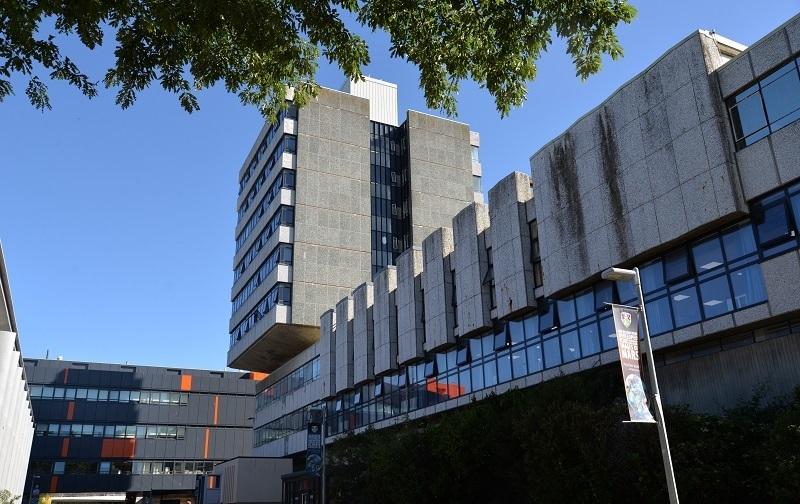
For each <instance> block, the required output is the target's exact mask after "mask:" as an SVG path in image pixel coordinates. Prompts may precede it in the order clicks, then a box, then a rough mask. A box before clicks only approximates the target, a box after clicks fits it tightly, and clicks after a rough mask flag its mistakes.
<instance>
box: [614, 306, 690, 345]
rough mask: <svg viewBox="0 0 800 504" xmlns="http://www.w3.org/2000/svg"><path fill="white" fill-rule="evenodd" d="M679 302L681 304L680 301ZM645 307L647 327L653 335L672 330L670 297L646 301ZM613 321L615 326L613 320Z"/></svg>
mask: <svg viewBox="0 0 800 504" xmlns="http://www.w3.org/2000/svg"><path fill="white" fill-rule="evenodd" d="M681 299H683V298H681ZM677 304H678V305H680V303H677ZM645 308H647V327H648V328H649V329H650V334H651V335H652V336H655V335H657V334H662V333H665V332H669V331H671V330H672V310H671V309H670V306H669V297H662V298H660V299H656V300H655V301H650V302H648V303H645ZM676 309H677V308H676ZM611 322H612V326H613V320H612V321H611Z"/></svg>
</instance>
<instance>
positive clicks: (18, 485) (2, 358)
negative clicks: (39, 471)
mask: <svg viewBox="0 0 800 504" xmlns="http://www.w3.org/2000/svg"><path fill="white" fill-rule="evenodd" d="M32 439H33V410H32V409H31V401H30V397H29V394H28V383H27V377H26V376H25V368H24V366H23V365H22V348H21V347H20V343H19V336H18V334H17V321H16V318H15V317H14V305H13V304H12V302H11V287H10V286H9V283H8V273H7V271H6V263H5V259H4V257H3V247H2V245H0V491H2V490H8V491H9V492H11V495H12V496H17V495H22V491H23V488H24V484H25V469H26V468H27V467H28V456H29V454H30V450H31V441H32Z"/></svg>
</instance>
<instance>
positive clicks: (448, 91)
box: [0, 0, 636, 116]
mask: <svg viewBox="0 0 800 504" xmlns="http://www.w3.org/2000/svg"><path fill="white" fill-rule="evenodd" d="M635 13H636V10H635V8H634V7H632V6H631V5H628V3H627V0H414V1H409V0H360V1H359V0H69V1H64V0H0V101H2V99H3V98H4V97H6V96H8V95H9V94H13V92H14V90H13V86H12V84H11V81H10V79H11V77H12V76H14V75H21V76H24V79H27V87H26V89H25V93H26V95H27V96H28V98H29V99H30V101H31V104H33V106H35V107H36V108H38V109H42V110H44V109H49V108H51V104H50V100H49V98H48V94H47V85H46V84H45V82H44V81H45V80H46V77H49V78H50V79H54V80H63V81H66V82H68V83H69V84H71V85H74V86H75V87H77V88H78V89H80V91H81V92H82V93H83V94H85V95H86V96H88V97H90V98H91V97H94V96H95V95H96V94H97V92H98V86H99V84H100V83H99V81H95V80H93V77H90V76H88V75H86V74H84V73H83V72H82V71H81V70H80V69H79V68H78V66H77V65H76V64H75V62H74V60H73V59H71V58H70V55H68V54H64V52H63V51H62V48H60V47H59V45H58V43H57V41H56V38H55V36H56V35H59V34H61V35H77V37H78V38H79V39H80V41H81V43H82V44H83V45H85V46H86V47H87V48H89V49H95V48H96V47H97V46H100V45H101V44H102V43H103V40H104V35H105V32H113V33H114V34H115V38H116V50H115V62H114V65H113V66H112V67H111V68H109V69H108V70H107V71H106V73H105V76H104V77H103V81H102V82H103V84H104V85H105V86H106V87H108V88H114V89H115V90H116V91H117V95H116V101H117V104H119V105H120V106H121V107H122V108H127V107H129V106H131V105H132V104H133V103H134V101H135V100H136V94H137V92H139V91H142V90H143V89H145V88H147V87H148V86H149V85H150V84H152V83H154V82H157V83H159V84H160V85H161V86H162V87H163V88H164V89H165V90H167V91H170V92H173V93H175V94H177V96H178V99H179V101H180V104H181V106H183V108H184V109H186V111H188V112H192V111H194V110H198V109H199V105H198V101H197V97H196V96H195V94H194V92H195V91H197V90H202V89H204V88H208V87H210V86H212V85H214V84H215V83H217V82H223V83H224V85H225V88H226V89H227V90H228V91H229V92H232V93H236V94H237V95H238V96H239V98H240V99H241V101H242V103H244V104H252V105H256V106H257V107H259V109H260V110H261V112H262V113H263V114H264V115H266V116H271V115H273V114H274V113H275V112H276V111H277V110H278V109H279V108H280V107H282V106H283V103H284V100H285V98H286V92H287V87H291V88H294V89H295V95H294V99H295V101H296V102H297V104H298V105H300V106H302V105H303V104H304V103H307V102H308V100H309V98H310V97H311V96H313V95H314V93H315V88H316V84H315V81H314V75H315V73H316V70H317V60H318V58H319V57H320V55H321V56H323V57H324V58H326V59H327V60H328V61H329V62H331V63H336V64H337V65H338V66H339V67H340V68H341V69H342V71H343V72H344V74H345V76H346V77H348V78H350V79H359V78H360V77H361V68H362V67H363V66H364V65H366V64H368V63H369V51H368V48H367V44H366V43H365V41H364V40H363V39H362V38H361V37H359V36H358V35H357V34H356V33H355V32H354V29H358V28H359V27H361V26H363V27H367V28H369V29H371V30H373V31H376V30H383V31H386V32H387V33H388V35H389V37H390V40H391V55H392V56H393V57H398V58H402V59H405V60H407V61H409V62H411V63H413V64H414V65H416V66H417V68H418V69H419V72H420V87H421V88H422V90H423V92H424V94H425V99H426V101H427V105H428V107H430V108H433V109H441V110H443V111H444V112H446V113H447V114H449V115H455V114H456V102H457V100H456V95H457V93H458V89H459V83H460V82H461V81H462V80H465V79H471V80H474V81H475V82H476V83H478V84H479V85H480V86H481V87H483V88H486V89H487V90H488V91H489V93H491V94H492V96H493V97H494V99H495V104H496V106H497V110H498V111H499V112H500V114H501V115H502V116H505V115H507V114H508V113H509V112H510V110H511V109H512V108H513V107H517V106H519V105H521V104H522V103H523V102H524V100H525V97H526V92H527V84H528V82H530V81H532V80H533V79H534V78H535V77H536V61H537V59H538V58H539V56H540V55H541V53H542V51H546V50H547V48H548V46H550V45H551V44H552V42H553V37H554V36H555V37H559V38H563V39H564V40H565V41H566V45H567V52H568V54H569V55H570V56H571V58H572V61H573V63H574V65H575V70H576V73H577V75H578V76H580V77H581V78H582V79H586V78H587V77H588V76H589V75H591V74H594V73H596V72H597V71H599V70H600V66H601V58H602V56H603V55H604V54H606V55H609V56H611V57H612V58H614V59H616V58H618V57H619V56H621V55H622V48H621V46H620V44H619V41H618V39H617V36H616V34H615V30H616V28H617V25H618V24H619V23H620V22H624V23H630V22H631V20H632V19H633V17H634V16H635Z"/></svg>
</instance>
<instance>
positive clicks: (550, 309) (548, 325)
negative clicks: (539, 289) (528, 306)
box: [539, 302, 557, 334]
mask: <svg viewBox="0 0 800 504" xmlns="http://www.w3.org/2000/svg"><path fill="white" fill-rule="evenodd" d="M556 323H557V322H556V307H555V304H554V303H553V302H544V303H542V306H540V307H539V333H540V334H541V333H545V332H547V331H550V330H551V329H553V327H555V326H556Z"/></svg>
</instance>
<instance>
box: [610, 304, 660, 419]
mask: <svg viewBox="0 0 800 504" xmlns="http://www.w3.org/2000/svg"><path fill="white" fill-rule="evenodd" d="M611 310H612V312H613V314H614V327H615V328H616V331H617V347H618V348H619V362H620V364H621V365H622V380H623V382H624V383H625V397H626V399H627V401H628V412H629V413H630V415H631V421H632V422H655V420H654V419H653V415H652V414H651V413H650V408H649V406H648V404H647V395H646V394H645V392H644V382H643V381H642V352H641V350H640V349H639V309H638V308H633V307H630V306H624V305H616V304H612V305H611Z"/></svg>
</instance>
